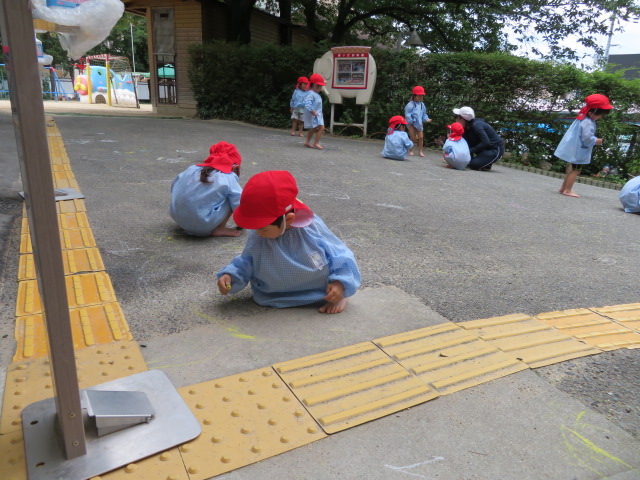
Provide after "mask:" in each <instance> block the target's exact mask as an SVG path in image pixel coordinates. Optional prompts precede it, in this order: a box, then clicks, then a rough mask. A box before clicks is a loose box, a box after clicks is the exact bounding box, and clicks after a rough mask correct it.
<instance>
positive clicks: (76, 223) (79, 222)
mask: <svg viewBox="0 0 640 480" xmlns="http://www.w3.org/2000/svg"><path fill="white" fill-rule="evenodd" d="M58 226H59V227H60V229H62V230H73V229H76V228H89V227H90V225H89V219H88V218H87V214H86V213H85V212H70V213H59V214H58ZM22 233H23V234H24V233H29V220H28V219H27V218H23V219H22Z"/></svg>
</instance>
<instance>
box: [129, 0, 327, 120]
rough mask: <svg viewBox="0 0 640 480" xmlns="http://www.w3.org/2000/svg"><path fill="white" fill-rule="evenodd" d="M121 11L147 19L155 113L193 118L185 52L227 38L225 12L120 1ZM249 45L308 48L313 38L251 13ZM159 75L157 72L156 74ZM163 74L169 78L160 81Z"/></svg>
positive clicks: (152, 0) (215, 5) (187, 3)
mask: <svg viewBox="0 0 640 480" xmlns="http://www.w3.org/2000/svg"><path fill="white" fill-rule="evenodd" d="M123 3H124V4H125V10H126V11H127V12H130V13H134V14H137V15H144V16H146V18H147V31H148V37H149V38H148V44H149V69H150V73H151V75H150V82H151V85H150V88H149V93H150V97H151V102H152V104H153V108H154V111H156V112H157V113H161V114H166V115H179V116H184V117H192V116H194V115H195V113H196V101H195V99H194V97H193V93H192V89H191V85H190V83H189V77H188V68H189V53H188V49H189V46H190V45H192V44H202V43H203V42H206V41H210V40H218V39H219V40H224V39H226V38H227V28H228V25H229V23H230V22H229V12H228V10H227V7H226V6H225V5H224V4H223V3H220V2H217V1H215V0H209V1H207V0H123ZM250 25H251V43H252V44H259V43H275V44H281V43H285V42H283V32H286V34H285V35H287V37H288V38H287V39H286V43H291V44H293V45H299V44H304V43H312V42H313V41H314V40H315V35H314V32H313V31H311V30H310V29H308V28H306V27H301V26H296V25H291V24H289V23H288V22H285V21H283V20H281V19H280V18H279V17H275V16H273V15H269V14H267V13H265V12H263V11H261V10H258V9H255V8H254V9H253V11H252V14H251V24H250ZM159 69H160V71H159ZM165 72H170V74H167V75H163V74H164V73H165Z"/></svg>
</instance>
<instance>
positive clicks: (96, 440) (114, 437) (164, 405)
mask: <svg viewBox="0 0 640 480" xmlns="http://www.w3.org/2000/svg"><path fill="white" fill-rule="evenodd" d="M87 390H101V391H105V390H117V391H132V390H136V391H141V392H144V393H146V394H147V397H148V399H149V401H150V403H151V405H152V406H153V408H154V409H155V412H156V416H155V418H154V419H153V420H152V421H151V422H150V423H144V424H140V425H136V426H134V427H130V428H127V429H125V430H120V431H118V432H114V433H111V434H109V435H105V436H104V437H98V436H97V435H96V432H95V430H94V429H85V431H86V444H87V454H86V455H84V456H81V457H77V458H73V459H71V460H67V459H66V457H65V455H64V452H63V450H62V448H61V441H60V439H59V438H58V430H57V426H56V415H57V414H56V406H55V401H54V399H53V398H50V399H47V400H42V401H40V402H36V403H32V404H31V405H29V406H27V407H26V408H25V409H24V410H23V412H22V425H23V433H24V443H25V452H26V460H27V472H28V474H29V480H53V479H64V480H84V479H86V478H91V477H95V476H97V475H101V474H103V473H105V472H108V471H110V470H114V469H116V468H118V467H122V466H124V465H128V464H130V463H133V462H135V461H137V460H140V459H142V458H145V457H148V456H150V455H153V454H155V453H158V452H161V451H163V450H167V449H169V448H171V447H174V446H176V445H179V444H182V443H185V442H188V441H189V440H192V439H194V438H195V437H197V436H198V435H200V432H201V426H200V424H199V422H198V420H196V418H195V416H194V415H193V413H191V410H190V409H189V407H187V405H186V404H185V402H184V400H183V399H182V397H181V396H180V395H179V394H178V392H177V390H176V389H175V387H174V386H173V384H172V383H171V381H170V380H169V378H168V377H167V376H166V375H165V373H164V372H162V371H160V370H150V371H148V372H143V373H139V374H136V375H132V376H130V377H126V378H121V379H118V380H114V381H111V382H107V383H103V384H101V385H96V386H94V387H91V388H90V389H87Z"/></svg>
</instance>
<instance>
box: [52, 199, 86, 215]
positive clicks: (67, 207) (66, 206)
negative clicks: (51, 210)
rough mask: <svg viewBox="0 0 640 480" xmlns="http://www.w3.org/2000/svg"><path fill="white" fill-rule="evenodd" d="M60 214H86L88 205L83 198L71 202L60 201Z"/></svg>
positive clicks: (58, 207)
mask: <svg viewBox="0 0 640 480" xmlns="http://www.w3.org/2000/svg"><path fill="white" fill-rule="evenodd" d="M56 209H57V211H58V213H73V212H86V211H87V205H86V204H85V202H84V199H82V198H73V199H71V200H60V201H58V202H56Z"/></svg>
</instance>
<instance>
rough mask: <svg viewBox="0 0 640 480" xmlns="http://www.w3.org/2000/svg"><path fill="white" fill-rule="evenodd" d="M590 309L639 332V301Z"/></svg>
mask: <svg viewBox="0 0 640 480" xmlns="http://www.w3.org/2000/svg"><path fill="white" fill-rule="evenodd" d="M591 310H593V311H594V312H596V313H599V314H600V315H604V316H605V317H607V318H610V319H612V320H614V321H615V322H617V323H619V324H620V325H624V326H625V327H628V328H631V329H632V330H635V331H636V332H640V303H628V304H626V305H612V306H609V307H602V308H591Z"/></svg>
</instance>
